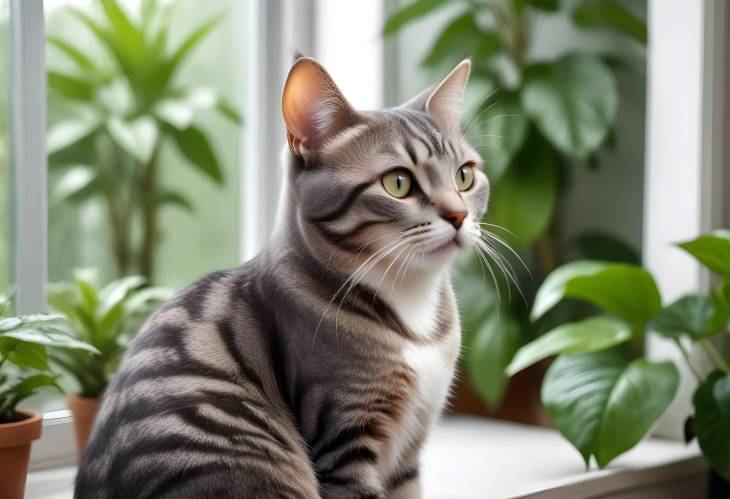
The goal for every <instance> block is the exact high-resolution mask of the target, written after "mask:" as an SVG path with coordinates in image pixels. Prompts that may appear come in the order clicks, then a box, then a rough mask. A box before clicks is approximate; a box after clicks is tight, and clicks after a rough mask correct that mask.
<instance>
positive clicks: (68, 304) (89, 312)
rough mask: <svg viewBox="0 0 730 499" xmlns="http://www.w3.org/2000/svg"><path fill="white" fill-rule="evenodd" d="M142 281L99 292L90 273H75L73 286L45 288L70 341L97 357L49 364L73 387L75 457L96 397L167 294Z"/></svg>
mask: <svg viewBox="0 0 730 499" xmlns="http://www.w3.org/2000/svg"><path fill="white" fill-rule="evenodd" d="M144 284H145V279H144V278H143V277H141V276H129V277H124V278H121V279H117V280H115V281H112V282H111V283H109V284H107V285H106V286H104V287H103V288H102V287H99V286H98V285H97V279H96V274H95V272H93V271H77V272H76V273H75V276H74V280H73V282H72V283H61V284H53V285H51V286H50V287H49V292H48V302H49V303H50V304H51V306H52V307H53V308H54V309H55V310H56V311H57V312H59V313H60V314H62V315H63V316H65V317H66V319H67V320H68V322H69V323H70V325H71V330H72V334H73V335H74V337H75V338H77V339H79V340H81V341H84V342H88V343H89V344H91V345H93V346H94V348H96V350H98V352H99V354H98V355H91V354H89V352H85V351H80V350H76V351H70V350H65V351H57V352H55V353H54V355H53V360H54V361H55V362H56V363H57V364H58V365H59V366H60V367H61V368H62V369H63V370H64V371H66V372H67V373H69V374H70V375H71V377H72V378H73V380H74V381H75V386H74V387H72V388H70V389H68V390H67V393H68V396H67V403H68V407H69V409H70V410H71V412H72V414H73V421H74V430H75V432H76V443H77V448H78V451H79V454H81V453H82V452H83V449H84V447H85V445H86V440H87V439H88V436H89V433H90V431H91V427H92V425H93V423H94V417H95V416H96V412H97V410H98V408H99V402H100V397H101V395H102V393H103V392H104V389H105V388H106V386H107V385H108V383H109V379H110V376H111V375H112V374H113V373H114V371H115V370H116V368H117V365H118V363H119V360H120V359H121V357H122V354H123V353H124V352H125V350H126V348H127V346H128V344H129V342H130V341H131V339H132V338H133V337H134V335H135V334H136V332H137V331H138V330H139V328H140V326H141V325H142V323H143V322H144V320H145V319H146V318H147V317H148V316H149V314H150V313H151V312H152V311H153V310H154V308H155V307H156V306H157V305H159V304H160V303H161V302H162V301H164V300H166V299H168V298H169V297H170V296H171V295H172V292H171V291H170V290H168V289H166V288H159V287H148V288H144V287H142V286H143V285H144Z"/></svg>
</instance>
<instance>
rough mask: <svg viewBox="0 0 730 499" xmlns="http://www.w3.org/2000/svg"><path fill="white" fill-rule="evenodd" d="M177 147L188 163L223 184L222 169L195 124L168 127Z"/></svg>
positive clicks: (206, 140)
mask: <svg viewBox="0 0 730 499" xmlns="http://www.w3.org/2000/svg"><path fill="white" fill-rule="evenodd" d="M169 130H170V132H171V135H172V137H173V138H174V139H175V143H176V144H177V147H178V149H179V150H180V152H182V154H183V156H185V157H186V158H187V159H188V161H190V163H191V164H192V165H193V166H195V167H196V168H198V169H199V170H200V171H201V172H202V173H205V174H206V175H207V176H208V177H210V178H211V179H212V180H213V181H215V183H217V184H219V185H221V184H223V171H222V170H221V167H220V164H219V163H218V159H217V158H216V157H215V154H214V153H213V148H212V147H211V146H210V142H209V141H208V138H207V137H206V136H205V135H204V134H203V132H201V131H200V129H199V128H197V127H195V126H191V127H188V128H186V129H184V130H177V129H175V128H169Z"/></svg>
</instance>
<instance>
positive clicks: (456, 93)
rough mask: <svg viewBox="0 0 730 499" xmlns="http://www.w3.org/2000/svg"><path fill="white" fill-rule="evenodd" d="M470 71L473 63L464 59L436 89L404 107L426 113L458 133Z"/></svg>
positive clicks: (423, 93)
mask: <svg viewBox="0 0 730 499" xmlns="http://www.w3.org/2000/svg"><path fill="white" fill-rule="evenodd" d="M470 71H471V61H470V60H469V59H464V60H463V61H461V62H460V63H459V64H458V65H457V66H456V67H455V68H454V69H452V70H451V72H450V73H449V74H448V75H446V77H445V78H444V79H443V80H441V83H439V84H438V85H436V87H433V88H429V89H427V90H425V91H423V92H422V93H420V94H419V95H417V96H416V97H414V98H413V99H411V100H410V101H408V102H406V103H405V104H403V107H409V108H412V109H421V110H423V111H426V112H428V113H430V114H431V115H432V116H433V117H434V119H436V122H437V123H438V124H439V125H440V126H441V127H443V128H444V129H445V130H448V131H451V132H457V131H458V130H459V124H460V120H461V103H462V101H463V99H464V90H466V84H467V82H468V81H469V72H470Z"/></svg>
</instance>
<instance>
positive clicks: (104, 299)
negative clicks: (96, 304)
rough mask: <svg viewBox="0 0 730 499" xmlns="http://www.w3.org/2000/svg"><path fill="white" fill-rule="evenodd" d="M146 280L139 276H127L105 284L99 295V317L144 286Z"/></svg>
mask: <svg viewBox="0 0 730 499" xmlns="http://www.w3.org/2000/svg"><path fill="white" fill-rule="evenodd" d="M145 282H146V279H145V278H144V277H142V276H139V275H133V276H127V277H123V278H121V279H117V280H116V281H112V282H111V283H109V284H107V285H106V286H105V287H104V289H102V290H101V292H100V293H99V300H100V302H101V306H100V308H99V312H100V315H104V314H106V313H107V312H108V311H109V310H111V309H112V308H113V307H114V306H116V305H118V304H120V303H122V302H123V301H124V300H125V299H126V298H127V296H128V295H129V294H130V293H131V292H132V291H133V290H135V289H137V288H139V287H140V286H142V285H144V283H145Z"/></svg>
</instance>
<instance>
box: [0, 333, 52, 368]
mask: <svg viewBox="0 0 730 499" xmlns="http://www.w3.org/2000/svg"><path fill="white" fill-rule="evenodd" d="M0 341H3V343H5V342H12V346H11V347H10V348H8V346H7V345H3V347H2V348H0V350H2V351H4V352H5V353H4V355H5V357H6V358H7V360H8V361H9V362H10V363H12V364H15V365H16V366H18V367H20V368H23V369H31V370H32V369H35V370H38V371H43V370H45V369H48V352H47V351H46V347H45V346H43V345H39V344H37V343H29V342H26V341H20V340H16V339H14V338H8V337H0Z"/></svg>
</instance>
